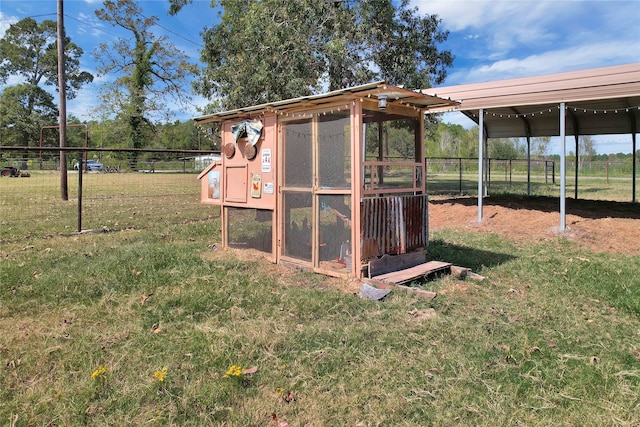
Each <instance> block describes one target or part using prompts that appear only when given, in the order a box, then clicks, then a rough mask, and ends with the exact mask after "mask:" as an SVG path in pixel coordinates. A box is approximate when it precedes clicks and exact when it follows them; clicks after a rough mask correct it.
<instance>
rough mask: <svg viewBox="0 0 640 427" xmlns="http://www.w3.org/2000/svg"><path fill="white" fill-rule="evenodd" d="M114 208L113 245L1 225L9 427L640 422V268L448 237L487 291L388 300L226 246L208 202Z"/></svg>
mask: <svg viewBox="0 0 640 427" xmlns="http://www.w3.org/2000/svg"><path fill="white" fill-rule="evenodd" d="M96 179H98V178H96ZM109 179H116V178H112V177H109ZM117 179H121V178H117ZM145 179H146V178H145ZM154 179H156V180H159V179H163V178H159V177H155V178H154ZM167 179H168V178H167ZM27 181H28V180H24V181H22V182H23V184H21V185H26V183H27ZM0 184H1V183H0ZM12 185H19V184H15V183H14V184H12ZM195 194H196V195H197V188H196V190H195ZM101 197H104V198H106V199H107V200H109V201H110V203H111V206H115V208H112V209H111V210H110V214H109V215H108V216H104V217H100V218H101V219H99V220H96V221H95V222H94V224H95V225H93V226H92V228H95V229H96V230H102V231H104V232H95V233H88V234H80V235H78V234H74V233H73V232H72V230H73V229H71V230H67V231H64V230H65V229H64V227H65V225H64V224H66V222H65V221H66V220H64V221H63V219H58V218H57V217H51V218H50V219H49V220H48V222H49V223H50V224H49V226H51V225H52V224H53V225H55V226H57V227H61V229H62V230H63V231H61V232H43V231H41V229H40V228H39V227H40V225H38V224H36V223H35V222H34V224H35V225H33V226H29V224H26V225H25V223H22V222H9V221H6V222H7V223H6V224H5V225H3V227H5V226H7V227H5V231H2V232H1V234H0V243H1V246H0V402H1V404H0V424H2V425H15V426H22V425H24V426H31V425H65V426H67V425H81V424H90V425H124V424H131V425H142V424H155V425H194V426H196V425H197V426H199V425H228V426H276V423H275V422H274V421H273V418H272V414H273V413H276V414H277V416H278V417H279V418H280V419H286V420H287V421H288V423H289V425H290V426H292V427H293V426H334V425H335V426H343V425H344V426H391V425H398V426H428V425H435V426H441V425H468V426H498V425H499V426H514V425H527V426H528V425H562V426H603V425H607V426H609V425H613V426H616V425H617V426H634V425H640V393H638V390H639V389H640V387H639V386H640V322H639V320H640V319H639V317H640V281H639V279H638V271H640V260H639V259H638V257H634V256H628V255H620V254H595V253H592V252H589V251H587V250H585V249H584V248H581V247H580V246H579V245H577V244H576V243H572V242H569V241H567V240H565V239H563V238H558V239H551V240H539V241H538V240H535V241H531V242H526V243H523V242H522V241H515V240H510V239H508V238H504V237H500V236H498V235H495V234H488V233H476V232H474V231H473V230H469V231H459V230H457V231H455V232H453V231H451V230H447V229H444V230H441V231H438V232H434V233H432V235H431V246H430V250H429V251H430V256H431V257H433V258H434V259H442V260H446V261H450V262H454V263H456V264H459V265H464V266H467V267H471V268H472V269H473V270H474V271H475V272H477V273H480V274H482V275H484V276H486V278H487V279H486V280H485V281H483V282H474V281H459V280H455V279H453V278H452V277H445V278H442V279H439V280H436V281H433V282H430V283H427V284H424V287H425V289H429V290H433V291H435V292H437V293H438V296H437V297H436V298H435V299H434V300H431V301H427V300H423V299H419V298H416V297H415V296H412V295H411V294H407V293H403V292H392V293H391V294H390V295H389V296H388V297H387V298H386V299H385V300H383V301H382V302H373V301H368V300H363V299H360V298H359V297H358V296H357V295H354V294H350V293H345V292H341V291H340V290H339V288H340V286H339V283H337V280H336V279H329V278H326V277H324V276H321V275H313V274H309V273H303V272H297V271H288V270H282V269H280V268H278V267H276V266H274V265H272V264H270V263H268V262H266V261H264V260H261V259H259V258H255V259H252V258H250V257H248V256H246V255H243V256H238V255H237V254H235V253H234V252H228V251H222V250H218V251H214V250H212V249H211V248H210V247H209V245H210V244H211V243H213V242H216V241H218V240H219V235H220V234H219V232H220V223H219V219H218V217H217V216H216V215H212V214H211V213H212V208H210V207H206V206H200V205H199V203H198V200H197V197H196V199H195V200H193V199H194V198H193V194H186V195H184V196H182V197H181V196H178V195H176V196H174V197H173V199H172V200H173V201H172V203H171V204H170V207H167V206H166V205H167V201H166V200H165V199H164V198H162V197H156V198H153V197H151V196H149V197H146V196H145V197H143V195H141V197H130V198H128V197H116V195H115V193H114V195H106V194H105V195H101V196H100V197H97V196H96V197H95V198H94V199H93V200H98V199H99V198H101ZM91 200H92V199H91V198H90V199H89V200H88V202H87V203H88V206H89V207H91V206H92V203H94V202H92V201H91ZM154 201H159V202H160V203H159V204H157V205H156V204H154ZM46 203H51V204H52V205H58V204H59V203H61V202H58V201H54V200H53V199H51V200H50V201H47V202H46ZM67 203H70V202H67ZM95 203H97V202H95ZM95 210H96V211H100V212H102V211H103V210H101V209H99V208H97V207H96V208H95ZM43 212H47V210H46V209H44V210H43ZM95 216H96V217H97V216H98V215H97V214H96V215H95ZM89 217H90V218H91V215H89ZM2 220H3V219H0V221H2ZM107 221H110V222H107ZM72 225H73V222H72ZM102 227H107V228H106V229H103V228H102ZM6 228H11V231H6ZM19 236H24V237H23V238H19ZM431 309H433V310H434V311H435V317H429V316H423V314H428V313H432V311H431ZM233 367H239V369H235V368H233ZM254 367H255V372H254V373H244V374H243V373H242V372H243V370H245V369H249V368H254ZM232 368H233V369H232ZM252 370H253V369H252ZM236 374H237V375H236Z"/></svg>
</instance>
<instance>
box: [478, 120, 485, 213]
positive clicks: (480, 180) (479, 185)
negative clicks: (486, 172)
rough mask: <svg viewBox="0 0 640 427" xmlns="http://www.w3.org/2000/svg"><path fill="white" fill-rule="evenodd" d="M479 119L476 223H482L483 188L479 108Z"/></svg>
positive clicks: (482, 131) (482, 156)
mask: <svg viewBox="0 0 640 427" xmlns="http://www.w3.org/2000/svg"><path fill="white" fill-rule="evenodd" d="M478 114H479V115H480V117H479V118H478V126H480V129H479V132H478V222H481V221H482V197H483V191H484V190H483V188H482V180H483V179H484V177H483V173H482V166H483V162H484V155H483V152H482V149H483V148H484V110H483V109H482V108H481V109H480V110H479V111H478Z"/></svg>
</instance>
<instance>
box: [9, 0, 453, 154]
mask: <svg viewBox="0 0 640 427" xmlns="http://www.w3.org/2000/svg"><path fill="white" fill-rule="evenodd" d="M167 1H168V5H169V6H170V9H169V12H170V14H171V15H176V14H179V13H180V11H181V10H182V9H183V8H185V7H191V3H192V1H191V0H167ZM143 5H144V3H140V2H136V1H133V0H106V1H104V2H103V3H102V4H101V7H99V8H98V9H97V10H96V11H95V14H96V16H97V18H99V19H100V20H101V21H103V22H104V23H105V24H108V25H111V26H112V27H116V28H119V29H121V30H124V33H125V34H126V36H123V37H121V38H118V39H117V40H115V41H114V42H111V43H103V44H101V45H100V46H99V47H98V48H97V49H96V50H95V51H94V52H92V55H93V56H94V59H95V60H96V62H97V64H98V68H97V72H98V75H99V76H108V77H110V78H109V79H108V81H109V83H107V84H104V85H102V86H101V87H100V101H101V102H100V106H99V107H98V108H97V109H96V110H95V111H93V112H92V113H93V115H94V116H95V119H92V120H91V121H89V122H88V123H87V124H88V125H90V126H91V136H90V138H91V144H90V145H92V146H98V145H100V146H114V147H115V146H119V145H125V146H127V147H131V148H144V147H154V148H157V147H165V148H176V147H178V146H179V147H180V148H195V146H196V145H198V146H199V147H200V148H202V147H203V145H202V144H203V138H202V137H203V135H199V133H198V132H199V130H198V129H195V128H194V127H193V124H191V123H190V122H185V123H180V122H175V121H172V120H171V119H170V116H169V110H170V109H169V108H167V103H170V104H171V105H180V106H183V107H186V106H187V105H189V103H190V101H191V98H192V96H193V95H194V94H199V95H203V96H205V97H207V98H208V99H210V100H211V102H210V104H209V105H207V106H206V107H204V108H203V109H202V110H200V111H199V112H200V113H210V112H215V111H221V110H226V109H233V108H239V107H243V106H248V105H254V104H258V103H263V102H271V101H279V100H282V99H287V98H293V97H299V96H304V95H310V94H316V93H320V92H322V91H324V90H326V88H329V90H333V89H338V88H343V87H348V86H354V85H359V84H364V83H368V82H371V81H375V80H387V81H388V82H389V83H390V84H395V85H404V86H405V87H407V88H413V89H418V88H428V87H431V86H432V85H434V84H440V83H442V82H443V80H444V78H445V76H446V69H447V68H448V67H450V66H451V64H452V61H453V55H452V54H451V52H450V51H447V50H444V49H441V48H440V45H441V43H443V42H444V41H445V40H446V39H447V36H448V32H446V31H444V30H442V29H441V27H440V24H441V21H440V19H439V18H438V17H437V16H436V15H428V14H427V15H420V14H419V13H418V10H417V8H411V7H409V1H408V0H401V1H399V2H398V1H391V0H368V1H355V0H354V1H352V0H335V1H327V0H289V1H286V2H283V1H281V0H239V1H234V2H229V1H212V2H211V8H212V14H213V13H216V12H217V13H219V17H220V19H219V22H218V23H217V24H214V25H212V26H210V27H206V28H203V30H202V32H201V35H202V40H203V48H202V50H201V52H200V62H199V64H193V63H192V62H190V61H189V58H188V57H187V55H186V54H185V53H184V52H182V51H180V50H179V49H177V48H176V47H175V45H173V43H171V41H170V40H168V39H167V38H166V37H164V36H157V35H156V34H155V33H154V31H153V27H154V26H155V25H156V24H157V22H158V17H156V16H150V17H147V16H146V15H145V14H144V11H143V9H142V6H143ZM83 54H84V52H83V51H82V49H81V48H80V47H79V46H77V45H76V44H74V43H73V41H72V40H70V39H69V38H68V37H66V48H65V58H66V64H67V66H66V81H67V85H68V87H67V88H66V91H67V96H68V98H69V99H73V98H74V97H75V96H76V94H77V91H78V90H79V89H81V88H82V87H84V86H86V85H90V84H94V83H92V82H93V80H94V78H95V76H93V75H92V74H90V73H88V72H87V71H83V70H82V69H81V67H80V59H81V57H82V55H83ZM56 58H57V44H56V23H55V22H54V21H50V20H44V21H41V22H37V21H36V20H34V19H33V18H25V19H23V20H21V21H20V22H18V23H16V24H13V25H11V26H10V28H9V29H8V30H7V31H6V33H5V34H4V36H3V37H2V39H0V84H6V82H7V79H8V78H9V77H13V78H14V80H15V79H16V78H19V79H20V80H21V82H20V83H19V84H17V85H13V86H7V87H5V88H4V89H3V90H2V93H0V145H20V146H23V145H24V146H27V145H31V146H33V145H34V144H35V142H36V141H38V138H39V132H40V130H41V129H42V128H43V126H51V125H55V124H56V123H57V116H58V108H57V105H56V102H55V100H54V97H53V96H52V95H51V93H50V91H47V90H46V88H47V87H49V86H50V87H54V88H57V78H56V76H57V61H56ZM159 117H162V119H158V118H159ZM74 121H77V119H76V118H73V117H71V118H69V123H73V122H74ZM205 133H206V132H205ZM70 142H71V144H74V143H75V142H74V141H70ZM98 142H99V144H98ZM209 147H211V144H209V146H208V147H206V148H209Z"/></svg>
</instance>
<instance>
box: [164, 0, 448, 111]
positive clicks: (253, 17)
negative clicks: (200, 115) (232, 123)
mask: <svg viewBox="0 0 640 427" xmlns="http://www.w3.org/2000/svg"><path fill="white" fill-rule="evenodd" d="M170 2H171V4H172V12H173V13H177V11H179V10H180V9H181V8H182V7H183V6H184V5H185V4H188V3H191V0H170ZM408 5H409V1H408V0H401V1H400V2H399V3H398V2H393V1H391V0H369V1H326V0H291V1H286V2H283V1H280V0H238V1H228V0H227V1H225V0H219V1H212V6H213V7H219V8H220V10H221V20H220V23H218V24H216V25H213V26H211V27H209V28H205V30H204V31H203V33H202V34H203V38H204V44H205V46H204V49H203V50H202V56H201V59H202V62H204V63H205V64H206V67H205V68H204V70H203V73H202V74H201V76H200V78H199V79H198V80H197V82H196V89H197V91H198V92H199V93H201V94H202V95H204V96H207V97H210V98H222V99H223V101H222V102H221V108H223V109H230V108H238V107H242V106H247V105H252V104H259V103H263V102H271V101H278V100H281V99H286V98H293V97H297V96H303V95H308V94H312V93H317V92H319V91H321V90H323V89H324V88H326V87H328V89H329V90H335V89H340V88H343V87H347V86H353V85H357V84H363V83H367V82H370V81H373V80H379V79H380V80H381V79H384V80H387V81H388V82H389V83H391V84H396V85H404V86H405V87H407V88H426V87H430V86H431V85H432V84H438V83H441V82H442V81H443V80H444V77H445V74H446V72H445V69H446V67H448V66H450V65H451V63H452V60H453V58H452V55H451V53H450V52H449V51H442V50H439V49H438V46H437V45H438V43H441V42H444V41H445V40H446V38H447V36H448V33H447V32H446V31H443V30H441V29H439V25H440V20H439V19H438V18H437V16H435V15H427V16H420V15H418V13H417V9H415V8H409V6H408Z"/></svg>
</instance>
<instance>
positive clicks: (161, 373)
mask: <svg viewBox="0 0 640 427" xmlns="http://www.w3.org/2000/svg"><path fill="white" fill-rule="evenodd" d="M166 377H167V367H166V366H165V367H163V368H162V369H161V370H159V371H155V372H154V373H153V378H155V379H156V380H158V381H159V382H162V381H164V379H165V378H166Z"/></svg>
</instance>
